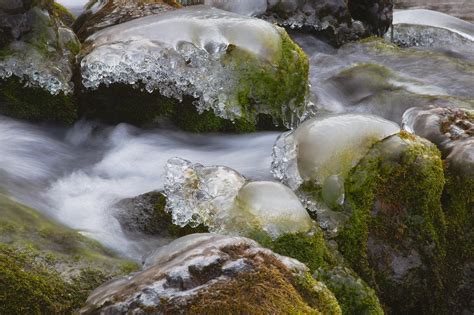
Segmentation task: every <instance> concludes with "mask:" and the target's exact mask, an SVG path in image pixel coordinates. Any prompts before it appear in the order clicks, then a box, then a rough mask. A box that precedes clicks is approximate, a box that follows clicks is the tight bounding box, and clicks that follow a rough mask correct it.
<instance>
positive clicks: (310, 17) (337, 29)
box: [177, 0, 393, 45]
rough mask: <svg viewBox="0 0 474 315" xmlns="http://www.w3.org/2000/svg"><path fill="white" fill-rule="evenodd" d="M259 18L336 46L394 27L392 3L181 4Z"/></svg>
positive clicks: (234, 0)
mask: <svg viewBox="0 0 474 315" xmlns="http://www.w3.org/2000/svg"><path fill="white" fill-rule="evenodd" d="M177 2H179V3H181V4H182V5H195V4H206V5H210V6H213V7H217V8H219V9H222V10H226V11H231V12H235V13H239V14H243V15H249V16H258V17H261V18H263V19H266V20H268V21H270V22H273V23H277V24H279V25H281V26H284V27H287V28H289V29H292V30H293V29H296V30H303V31H307V32H308V31H309V32H311V33H312V34H314V35H316V36H319V37H322V38H324V39H326V40H328V41H329V42H331V43H333V44H335V45H341V44H343V43H345V42H347V41H351V40H357V39H360V38H363V37H367V36H371V35H377V36H382V35H383V34H384V33H385V32H386V31H387V30H388V28H389V27H390V25H391V23H392V10H393V1H392V0H377V1H370V0H350V1H344V0H324V1H322V0H269V1H264V0H254V1H251V0H227V1H219V0H200V1H199V0H198V1H188V0H178V1H177Z"/></svg>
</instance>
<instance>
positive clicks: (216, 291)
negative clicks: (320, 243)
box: [81, 234, 341, 314]
mask: <svg viewBox="0 0 474 315" xmlns="http://www.w3.org/2000/svg"><path fill="white" fill-rule="evenodd" d="M145 310H146V311H147V312H152V313H201V314H202V313H209V312H215V311H216V310H219V312H222V313H226V314H227V313H229V314H230V313H232V314H233V313H264V314H268V313H291V312H295V313H305V314H310V313H315V314H317V313H322V314H341V309H340V307H339V305H338V303H337V300H336V299H335V297H334V295H333V294H332V293H331V292H330V291H329V290H328V289H327V288H326V286H325V285H324V284H322V283H321V282H317V281H315V280H314V279H313V278H312V277H311V276H310V275H309V273H308V269H307V268H306V267H305V266H304V265H303V264H301V263H300V262H298V261H296V260H294V259H291V258H288V257H283V256H279V255H276V254H274V253H273V252H272V251H270V250H268V249H264V248H261V247H259V246H258V244H257V243H255V242H254V241H252V240H249V239H246V238H242V237H228V236H220V235H212V234H193V235H188V236H185V237H183V238H180V239H178V240H176V241H174V242H173V243H171V244H169V245H168V246H165V247H162V248H160V249H158V250H157V251H156V252H154V253H153V254H151V256H149V257H148V258H147V259H146V261H145V269H144V270H143V271H140V272H138V273H135V274H133V275H131V276H130V277H127V278H122V279H119V280H115V281H113V282H109V283H107V284H106V285H104V286H102V287H99V288H98V289H96V290H95V291H94V292H93V293H92V294H91V295H90V297H89V298H88V301H87V304H86V306H85V307H84V308H83V309H82V310H81V314H95V313H99V312H103V313H108V312H110V313H127V312H130V313H132V312H134V313H137V312H144V311H145Z"/></svg>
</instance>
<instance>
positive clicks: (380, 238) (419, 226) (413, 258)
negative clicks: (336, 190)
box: [336, 132, 446, 314]
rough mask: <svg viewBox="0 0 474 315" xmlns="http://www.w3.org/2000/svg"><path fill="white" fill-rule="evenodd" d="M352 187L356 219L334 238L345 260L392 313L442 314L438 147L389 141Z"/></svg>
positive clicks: (350, 202) (356, 171)
mask: <svg viewBox="0 0 474 315" xmlns="http://www.w3.org/2000/svg"><path fill="white" fill-rule="evenodd" d="M346 183H347V185H346V189H345V191H346V205H345V207H346V210H345V211H348V212H349V213H350V218H349V220H348V221H347V222H346V223H345V225H344V227H343V228H342V229H341V230H340V231H339V233H338V236H337V237H336V240H337V243H338V245H339V249H340V251H341V253H342V254H343V256H344V257H345V258H346V259H347V261H348V262H349V263H350V264H351V266H352V267H353V268H354V269H355V270H356V271H357V272H358V273H359V274H360V275H361V276H362V278H363V279H364V280H366V281H367V282H368V283H369V284H370V285H371V286H372V287H374V288H375V289H376V290H377V292H378V294H379V297H380V298H381V300H382V302H383V303H384V305H385V307H386V308H387V310H388V311H390V312H393V313H395V314H398V313H436V312H443V310H445V302H446V297H445V296H444V287H443V283H442V278H441V276H442V268H443V262H444V259H445V255H446V247H445V232H446V225H445V217H444V213H443V210H442V207H441V196H442V192H443V188H444V184H445V180H444V172H443V164H442V161H441V155H440V153H439V151H438V149H437V148H436V146H435V145H433V144H432V143H430V142H428V141H427V140H424V139H422V138H419V137H417V136H414V135H412V134H409V133H407V132H401V133H400V134H397V135H393V136H391V137H388V138H386V139H385V140H383V141H381V142H379V143H377V144H375V145H374V146H373V147H372V148H371V150H370V151H369V152H368V154H367V155H366V156H365V157H364V158H363V159H362V160H361V161H360V162H359V164H358V165H357V166H356V167H354V168H353V169H352V170H351V172H350V175H349V179H348V180H347V181H346Z"/></svg>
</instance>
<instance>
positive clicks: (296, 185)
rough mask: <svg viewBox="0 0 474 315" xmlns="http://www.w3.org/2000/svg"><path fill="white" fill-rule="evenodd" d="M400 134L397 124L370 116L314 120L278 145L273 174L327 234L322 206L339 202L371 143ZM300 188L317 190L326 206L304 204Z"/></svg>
mask: <svg viewBox="0 0 474 315" xmlns="http://www.w3.org/2000/svg"><path fill="white" fill-rule="evenodd" d="M399 131H400V128H399V126H398V125H397V124H396V123H394V122H391V121H388V120H385V119H383V118H380V117H377V116H372V115H362V114H342V115H327V116H319V117H315V118H312V119H310V120H307V121H306V122H304V123H303V124H301V125H300V126H299V127H298V128H297V129H296V130H294V131H290V132H287V133H284V134H282V135H281V136H280V137H279V138H278V139H277V141H276V143H275V146H274V147H273V154H272V158H273V161H272V173H273V175H274V177H275V178H277V179H278V180H280V181H281V182H283V183H284V184H287V185H288V186H289V187H290V188H291V189H293V190H294V191H297V193H298V195H300V198H301V199H302V200H303V202H304V203H305V205H306V206H307V207H308V208H309V209H310V210H312V211H316V212H317V213H318V222H319V223H320V224H321V225H322V226H323V227H325V228H326V227H327V226H325V225H327V224H326V223H324V222H322V221H323V220H322V219H321V218H320V217H319V214H322V212H327V211H328V209H327V207H326V206H329V207H332V206H336V205H341V204H342V203H343V202H344V179H345V178H346V176H347V174H348V173H349V171H350V170H351V168H352V167H354V166H355V165H356V164H357V163H358V162H359V160H360V159H361V158H362V157H363V156H364V155H365V154H366V153H367V152H368V150H369V149H370V147H371V146H372V145H373V144H374V143H376V142H378V141H380V140H381V139H384V138H386V137H388V136H390V135H393V134H395V133H397V132H399ZM304 183H309V184H311V185H315V186H316V187H320V188H321V189H322V197H323V201H324V203H325V204H326V205H323V204H319V203H317V202H315V201H314V200H312V198H308V197H307V196H306V195H305V193H304V192H303V191H301V186H302V184H304ZM328 213H329V212H328ZM327 220H329V221H330V220H332V219H327Z"/></svg>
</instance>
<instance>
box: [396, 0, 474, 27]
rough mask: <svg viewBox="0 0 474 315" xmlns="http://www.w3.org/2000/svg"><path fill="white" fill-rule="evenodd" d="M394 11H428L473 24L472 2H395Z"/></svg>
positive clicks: (458, 0) (418, 0)
mask: <svg viewBox="0 0 474 315" xmlns="http://www.w3.org/2000/svg"><path fill="white" fill-rule="evenodd" d="M395 9H399V10H402V9H428V10H434V11H439V12H443V13H446V14H449V15H452V16H455V17H457V18H460V19H463V20H466V21H470V22H474V0H395Z"/></svg>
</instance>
